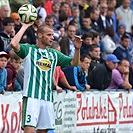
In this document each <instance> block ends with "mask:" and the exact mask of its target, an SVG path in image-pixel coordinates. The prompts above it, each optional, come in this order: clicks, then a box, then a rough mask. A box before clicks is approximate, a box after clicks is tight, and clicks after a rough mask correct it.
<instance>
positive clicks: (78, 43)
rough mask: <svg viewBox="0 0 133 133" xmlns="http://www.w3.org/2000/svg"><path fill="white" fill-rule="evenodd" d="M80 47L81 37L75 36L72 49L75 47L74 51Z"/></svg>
mask: <svg viewBox="0 0 133 133" xmlns="http://www.w3.org/2000/svg"><path fill="white" fill-rule="evenodd" d="M81 45H82V39H81V37H80V36H77V35H75V38H74V47H75V49H80V47H81Z"/></svg>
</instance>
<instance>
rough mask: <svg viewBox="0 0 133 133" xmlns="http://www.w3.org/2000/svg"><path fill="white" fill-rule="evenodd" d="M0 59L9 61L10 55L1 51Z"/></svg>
mask: <svg viewBox="0 0 133 133" xmlns="http://www.w3.org/2000/svg"><path fill="white" fill-rule="evenodd" d="M0 57H6V58H7V59H9V58H10V55H9V54H7V53H6V52H4V51H1V52H0Z"/></svg>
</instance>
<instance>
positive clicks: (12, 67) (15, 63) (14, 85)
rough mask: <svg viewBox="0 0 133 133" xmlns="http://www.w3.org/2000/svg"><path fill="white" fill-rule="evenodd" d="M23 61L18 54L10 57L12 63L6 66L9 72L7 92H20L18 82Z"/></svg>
mask: <svg viewBox="0 0 133 133" xmlns="http://www.w3.org/2000/svg"><path fill="white" fill-rule="evenodd" d="M21 63H22V59H21V58H20V57H18V56H17V55H16V54H12V55H11V57H10V61H9V62H8V64H7V66H6V70H7V86H6V90H7V91H20V90H21V86H20V84H19V83H18V81H17V80H16V75H17V72H18V70H19V68H20V66H21Z"/></svg>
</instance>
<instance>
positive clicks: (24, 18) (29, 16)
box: [18, 4, 38, 24]
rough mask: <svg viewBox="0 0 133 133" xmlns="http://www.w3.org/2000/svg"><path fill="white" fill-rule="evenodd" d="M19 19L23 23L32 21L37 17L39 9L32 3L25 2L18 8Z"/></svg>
mask: <svg viewBox="0 0 133 133" xmlns="http://www.w3.org/2000/svg"><path fill="white" fill-rule="evenodd" d="M18 15H19V19H20V21H21V22H23V23H26V24H28V23H31V22H33V21H35V20H36V19H37V16H38V11H37V9H36V8H35V7H34V6H33V5H31V4H24V5H22V6H21V7H20V8H19V10H18Z"/></svg>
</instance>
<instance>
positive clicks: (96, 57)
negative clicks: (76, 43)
mask: <svg viewBox="0 0 133 133" xmlns="http://www.w3.org/2000/svg"><path fill="white" fill-rule="evenodd" d="M89 55H90V57H91V64H90V67H89V71H88V74H89V72H90V71H91V70H93V68H94V67H96V66H97V65H98V64H99V63H103V59H102V58H101V57H100V48H99V46H97V45H96V44H94V45H91V46H90V49H89Z"/></svg>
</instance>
